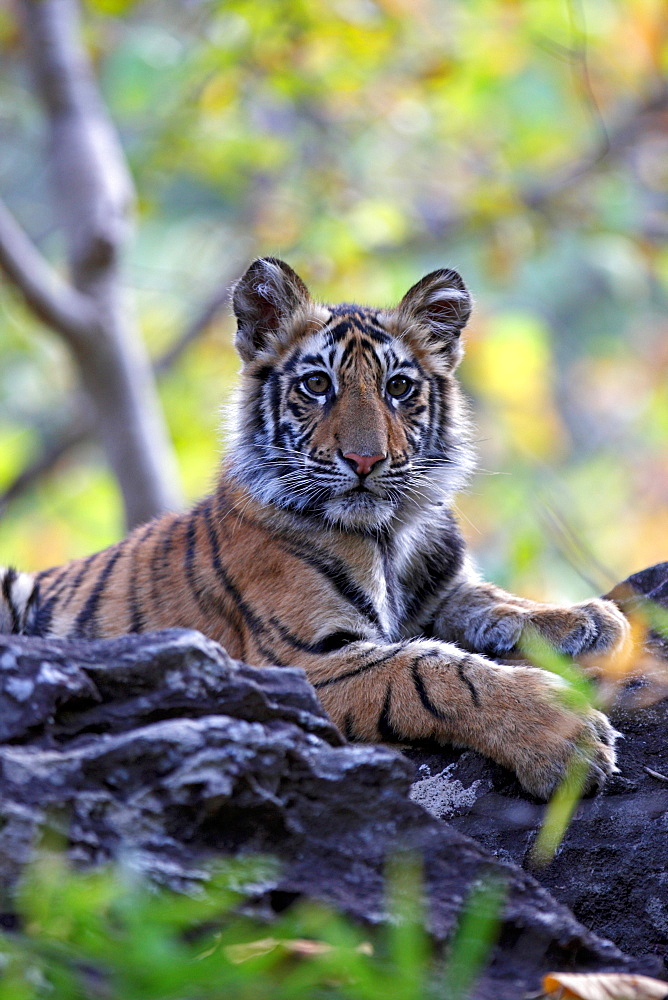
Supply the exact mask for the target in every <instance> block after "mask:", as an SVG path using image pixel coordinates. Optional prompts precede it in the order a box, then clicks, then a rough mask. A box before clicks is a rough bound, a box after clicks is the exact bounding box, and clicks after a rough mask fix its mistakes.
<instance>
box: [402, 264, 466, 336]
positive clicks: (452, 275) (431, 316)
mask: <svg viewBox="0 0 668 1000" xmlns="http://www.w3.org/2000/svg"><path fill="white" fill-rule="evenodd" d="M472 305H473V303H472V301H471V296H470V294H469V291H468V289H467V287H466V285H465V284H464V282H463V281H462V279H461V278H460V276H459V275H458V274H457V272H456V271H453V270H450V269H441V270H440V271H432V272H431V274H427V275H425V276H424V278H421V279H420V281H418V283H417V284H416V285H413V287H412V288H411V289H409V291H407V292H406V294H405V295H404V297H403V299H402V300H401V302H400V303H399V305H398V307H397V312H398V313H399V316H400V317H401V319H402V320H404V321H405V322H408V323H411V322H415V321H416V320H417V322H418V323H419V324H420V325H421V326H423V327H427V328H428V330H429V332H430V333H431V335H432V337H433V338H434V339H435V340H437V341H438V343H439V346H440V347H441V348H442V349H443V350H444V351H446V352H452V353H457V354H459V350H458V347H459V343H458V342H459V335H460V333H461V332H462V330H463V329H464V327H465V326H466V323H467V321H468V318H469V316H470V315H471V308H472Z"/></svg>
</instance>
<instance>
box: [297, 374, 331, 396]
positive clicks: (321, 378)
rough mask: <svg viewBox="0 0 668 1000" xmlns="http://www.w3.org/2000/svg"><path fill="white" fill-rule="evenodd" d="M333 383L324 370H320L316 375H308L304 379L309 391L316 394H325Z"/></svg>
mask: <svg viewBox="0 0 668 1000" xmlns="http://www.w3.org/2000/svg"><path fill="white" fill-rule="evenodd" d="M331 384H332V380H331V378H330V377H329V375H325V374H324V373H323V372H318V373H317V374H315V375H307V376H306V378H305V379H303V385H304V386H305V387H306V388H307V389H308V391H309V392H312V393H313V395H314V396H324V395H325V393H326V392H327V390H328V389H329V387H330V386H331Z"/></svg>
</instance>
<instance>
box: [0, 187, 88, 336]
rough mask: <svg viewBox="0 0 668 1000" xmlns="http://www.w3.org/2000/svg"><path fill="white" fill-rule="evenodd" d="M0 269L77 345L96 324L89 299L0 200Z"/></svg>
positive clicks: (49, 323)
mask: <svg viewBox="0 0 668 1000" xmlns="http://www.w3.org/2000/svg"><path fill="white" fill-rule="evenodd" d="M0 269H1V270H2V271H4V273H5V274H6V276H7V278H9V280H10V281H11V282H12V283H13V284H14V285H15V286H16V287H17V288H18V289H19V291H20V292H21V294H22V295H23V297H24V298H25V300H26V302H27V304H28V306H29V307H30V308H31V309H32V311H33V312H34V313H35V314H36V315H37V316H39V318H40V319H41V320H43V322H45V323H46V324H47V326H50V327H51V328H52V329H54V330H56V331H57V332H58V333H60V334H61V335H62V336H63V337H64V338H65V339H66V340H67V341H68V342H70V343H72V344H74V345H76V346H77V347H79V346H80V344H81V342H82V341H84V340H87V339H88V338H90V336H91V332H92V330H93V329H94V327H95V310H94V308H93V306H92V303H91V302H90V300H89V299H88V297H87V296H85V295H82V294H81V292H78V291H76V289H74V288H72V286H71V285H70V284H68V283H67V282H65V281H63V279H62V278H61V277H60V275H59V274H58V273H57V272H56V271H54V270H53V268H52V267H51V265H50V264H48V263H47V261H46V260H45V258H44V257H43V256H42V254H41V253H40V252H39V250H38V249H37V247H36V246H35V245H34V243H32V241H31V240H30V239H29V238H28V236H27V235H26V233H25V232H24V231H23V229H22V228H21V227H20V226H19V224H18V222H17V221H16V219H14V217H13V216H12V215H11V213H10V212H9V211H8V209H7V207H6V206H5V205H4V204H3V202H2V201H0Z"/></svg>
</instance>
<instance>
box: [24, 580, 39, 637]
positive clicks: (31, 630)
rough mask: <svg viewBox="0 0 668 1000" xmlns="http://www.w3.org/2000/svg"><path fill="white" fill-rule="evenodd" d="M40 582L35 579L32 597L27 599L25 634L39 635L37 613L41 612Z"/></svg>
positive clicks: (31, 592)
mask: <svg viewBox="0 0 668 1000" xmlns="http://www.w3.org/2000/svg"><path fill="white" fill-rule="evenodd" d="M39 596H40V594H39V583H37V581H36V580H33V586H32V590H31V591H30V597H29V598H28V600H27V601H26V607H25V615H24V617H23V634H24V635H37V634H38V633H37V632H36V631H35V629H36V625H37V615H38V614H39Z"/></svg>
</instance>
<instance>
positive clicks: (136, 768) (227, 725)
mask: <svg viewBox="0 0 668 1000" xmlns="http://www.w3.org/2000/svg"><path fill="white" fill-rule="evenodd" d="M657 712H658V710H657ZM657 717H658V716H657ZM627 742H629V743H630V742H631V741H627ZM434 762H436V763H434ZM422 764H423V768H424V769H425V771H424V773H423V780H422V781H421V782H418V783H417V784H415V785H414V788H413V792H412V796H413V801H411V799H410V798H409V791H410V785H411V779H412V777H413V771H414V765H413V764H412V763H411V762H410V761H409V760H407V759H406V758H405V757H404V756H402V755H401V754H398V753H397V752H396V751H394V750H391V749H388V748H385V747H379V746H361V745H349V744H346V743H345V742H344V741H343V739H342V738H341V736H340V735H339V733H338V731H337V730H336V729H335V728H334V727H333V726H332V724H331V722H330V721H329V719H328V718H327V716H326V715H325V714H324V713H323V711H322V709H321V707H320V705H319V702H318V700H317V698H316V696H315V694H314V692H313V689H312V688H311V687H310V686H309V684H308V683H307V682H306V679H305V677H304V675H303V673H302V672H301V671H300V670H297V669H291V668H272V669H264V668H263V669H258V668H252V667H248V666H245V665H244V664H240V663H236V662H234V661H232V660H231V659H230V658H229V657H228V656H227V655H226V653H225V652H224V651H223V650H222V649H221V648H220V647H219V646H217V645H216V644H215V643H213V642H211V641H210V640H207V639H205V638H204V637H202V636H201V635H199V634H198V633H194V632H182V631H168V632H162V633H155V634H149V635H143V636H127V637H124V638H121V639H118V640H113V641H108V642H87V641H67V640H43V639H27V638H21V637H4V638H2V639H0V792H1V796H0V885H1V886H2V888H3V889H4V890H6V891H10V892H11V888H12V886H13V885H14V883H15V881H16V878H17V876H18V874H19V873H20V871H21V869H22V867H23V866H24V865H25V863H26V862H27V861H28V859H29V858H30V856H31V853H32V850H33V847H34V844H35V843H36V841H37V839H38V836H39V833H40V830H41V829H42V827H43V826H45V825H51V826H55V827H56V828H58V829H59V830H60V831H61V832H62V834H63V836H64V839H65V842H66V843H67V849H68V852H69V854H70V856H71V858H72V859H73V861H75V862H76V863H77V864H95V863H99V862H101V861H105V860H108V859H122V860H123V862H124V863H125V864H129V865H133V866H134V867H136V868H137V869H138V870H140V871H142V872H145V873H147V874H148V875H149V876H150V877H151V878H154V879H156V880H158V881H160V882H162V883H165V884H167V885H170V886H172V887H175V888H181V889H185V888H188V887H190V886H192V885H193V883H199V882H201V881H202V880H203V879H205V878H206V862H207V860H208V859H211V858H215V857H219V856H220V855H221V854H222V855H224V854H231V853H234V854H238V853H260V854H271V855H273V856H275V857H276V858H278V860H279V869H278V871H277V873H275V874H273V875H267V877H266V880H265V883H264V884H263V886H261V887H258V890H257V892H258V899H257V903H258V905H260V906H262V907H264V908H265V909H266V908H267V907H268V906H269V907H273V908H274V909H280V908H282V907H283V906H285V905H287V903H289V901H290V900H291V899H293V898H295V897H296V896H300V895H309V896H311V897H314V898H317V899H320V900H323V901H325V902H327V903H328V904H330V905H333V906H335V907H337V908H338V909H340V910H341V911H343V912H345V913H347V914H350V915H351V916H352V917H354V918H356V919H359V920H363V921H367V922H371V923H377V922H379V921H381V920H384V919H385V918H386V916H387V914H386V911H385V899H384V888H385V887H384V871H385V868H386V864H387V860H388V858H389V857H390V856H392V855H394V854H395V853H396V852H397V851H399V850H409V851H410V852H412V853H413V854H418V855H420V856H421V858H422V861H423V867H424V873H425V887H426V892H427V895H428V899H429V906H428V911H429V928H430V931H431V933H432V934H433V936H434V938H435V939H436V940H437V941H442V942H445V941H447V940H448V939H449V937H450V935H451V933H452V930H453V927H454V926H455V923H456V920H457V917H458V914H459V913H460V911H461V907H462V903H463V901H464V900H465V899H466V897H467V896H468V894H469V892H470V890H471V887H472V886H473V885H475V884H478V883H479V882H480V879H481V878H484V877H485V875H486V874H487V873H489V872H495V873H497V874H500V875H501V876H502V877H503V878H504V880H505V881H506V883H507V886H508V896H507V902H506V906H505V911H504V915H503V922H502V926H501V934H500V942H499V945H498V947H497V948H496V950H495V952H494V955H493V957H492V961H491V963H490V965H489V967H488V969H487V970H486V972H485V974H484V975H483V977H482V978H481V980H480V982H479V984H478V986H477V988H476V989H477V992H476V996H478V997H480V998H490V1000H491V998H495V1000H504V998H506V997H507V998H508V1000H516V998H517V997H518V996H521V995H523V994H524V993H525V992H527V991H528V990H534V989H536V987H537V986H538V983H539V977H540V974H542V973H544V972H545V971H548V970H549V969H551V968H558V969H562V970H564V969H578V970H583V971H584V970H589V969H609V970H612V969H615V970H625V971H641V972H645V973H650V974H652V973H655V972H656V964H652V962H651V961H649V960H643V961H637V960H634V959H631V958H629V957H628V956H626V955H624V954H623V952H622V951H621V950H620V949H619V948H618V947H617V946H616V945H614V944H612V943H611V942H610V941H606V940H604V939H603V938H602V937H599V936H597V935H596V934H595V933H592V932H591V931H590V930H588V929H587V928H586V927H585V926H583V924H582V923H581V922H579V921H578V920H577V919H576V918H575V917H574V916H573V914H572V913H571V912H570V911H569V910H568V909H567V908H566V907H565V906H563V905H561V904H560V903H558V902H557V901H556V900H555V898H554V897H553V896H552V895H550V893H549V892H548V891H547V890H546V889H545V888H543V887H541V886H540V885H539V884H538V883H537V882H536V880H535V878H534V877H533V876H532V875H531V874H529V873H528V872H526V871H522V870H521V869H520V868H519V867H517V866H516V865H515V864H514V863H512V860H511V859H518V860H521V859H522V857H523V856H524V855H525V854H526V849H527V846H528V844H529V842H530V839H531V837H532V835H533V832H534V830H535V821H536V820H537V818H538V817H539V816H540V813H541V810H542V807H541V806H539V805H537V804H536V803H533V802H530V801H528V800H526V799H523V798H521V796H520V795H518V793H517V788H516V786H515V785H514V784H513V781H512V778H511V777H510V776H509V775H508V774H507V773H505V772H502V770H501V769H500V768H494V767H493V766H492V765H490V764H489V763H488V762H486V761H484V760H482V758H478V757H477V755H475V754H473V753H471V752H470V751H468V752H464V753H457V752H455V751H452V753H451V754H450V756H448V755H447V754H445V755H444V754H443V753H439V754H438V755H435V756H434V755H432V756H431V757H425V758H424V760H423V761H422ZM446 767H447V773H446V774H443V773H442V772H444V771H445V770H446ZM426 770H429V775H430V776H429V777H426ZM646 777H648V778H649V776H646ZM655 780H656V779H655ZM638 788H639V789H640V785H639V786H638ZM662 792H663V789H662ZM619 794H620V795H626V796H630V797H631V798H629V800H628V803H629V804H628V807H627V811H628V812H629V813H630V812H631V811H632V809H631V803H632V802H633V803H636V806H634V808H637V814H636V821H635V822H636V827H634V829H635V830H636V834H637V835H638V836H640V827H641V826H642V823H643V822H645V821H646V819H647V817H648V816H649V815H650V802H649V801H648V800H647V798H646V797H643V795H642V794H641V795H640V797H637V798H634V797H633V796H636V795H637V793H636V792H635V791H633V790H632V789H631V788H630V787H626V786H623V788H622V789H621V791H619ZM613 798H614V796H613ZM600 801H602V800H601V799H596V800H592V802H591V804H590V803H585V804H584V808H585V809H586V808H589V806H590V805H591V806H592V807H595V808H599V809H600V806H598V805H597V803H600ZM655 801H658V800H655ZM499 802H501V803H502V804H503V808H504V809H505V813H504V814H503V815H500V816H497V815H496V814H495V809H496V808H497V805H498V803H499ZM423 805H426V806H428V807H429V808H430V809H431V810H432V811H433V812H436V813H437V814H438V815H439V816H442V817H447V818H448V819H450V823H449V824H448V823H445V822H443V821H442V819H440V818H434V816H432V815H430V814H429V813H428V812H427V811H426V810H425V809H424V808H423ZM652 809H653V813H652V815H655V818H656V819H657V822H658V817H659V812H660V809H659V808H658V807H657V806H652ZM456 824H461V825H462V826H461V829H456V828H455V825H456ZM466 824H468V827H467V826H466ZM532 824H533V825H532ZM469 828H470V830H471V831H473V832H474V833H475V835H476V837H477V836H478V835H480V837H481V839H482V840H483V841H485V842H488V843H489V846H490V847H491V848H492V851H493V852H495V854H496V857H495V856H494V855H493V854H492V853H491V852H490V851H489V850H487V849H486V848H484V847H481V846H480V844H479V843H477V842H476V841H475V840H473V839H471V838H470V837H469V836H467V835H466V833H467V832H469ZM609 841H611V842H613V843H614V844H617V843H618V838H617V837H616V834H614V831H613V832H610V833H609ZM518 845H519V846H518ZM627 847H628V845H627ZM620 850H622V851H623V850H624V848H623V847H620ZM576 851H577V848H576ZM559 877H562V876H559ZM563 877H564V878H565V876H563ZM541 878H543V874H541ZM610 878H611V874H610V873H609V872H607V873H606V870H605V858H604V857H603V856H601V858H600V861H599V868H598V870H597V874H596V877H595V879H594V881H595V883H596V886H598V885H599V884H600V885H601V886H603V885H604V883H607V884H609V882H610ZM644 885H645V886H646V887H648V888H649V886H648V879H647V878H645V880H644ZM662 886H663V883H660V882H659V879H658V877H657V879H656V881H655V882H652V885H651V891H648V892H647V897H646V899H645V900H644V901H643V907H644V912H645V913H647V914H648V916H647V919H648V920H650V921H653V922H654V924H655V925H656V926H659V925H660V924H661V923H662V922H663V921H665V919H666V911H665V905H664V899H663V896H662ZM591 898H593V896H592V897H591ZM634 902H635V900H634ZM624 906H625V907H626V909H625V913H626V915H627V918H628V904H627V903H626V902H625V904H624ZM634 919H635V917H634ZM619 940H621V938H620V939H619Z"/></svg>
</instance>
